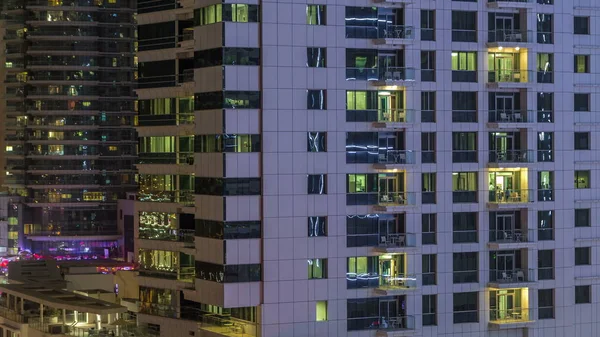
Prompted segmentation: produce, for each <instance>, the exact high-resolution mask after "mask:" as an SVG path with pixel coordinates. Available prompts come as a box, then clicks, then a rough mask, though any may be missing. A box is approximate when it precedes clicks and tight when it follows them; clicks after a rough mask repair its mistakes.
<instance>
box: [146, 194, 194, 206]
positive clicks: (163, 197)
mask: <svg viewBox="0 0 600 337" xmlns="http://www.w3.org/2000/svg"><path fill="white" fill-rule="evenodd" d="M194 200H195V199H194V191H154V192H139V193H138V201H141V202H173V203H182V204H184V205H185V206H193V205H194Z"/></svg>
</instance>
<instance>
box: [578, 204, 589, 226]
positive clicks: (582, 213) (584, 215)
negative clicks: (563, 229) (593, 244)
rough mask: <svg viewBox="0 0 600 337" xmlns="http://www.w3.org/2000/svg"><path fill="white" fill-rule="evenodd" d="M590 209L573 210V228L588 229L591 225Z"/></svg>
mask: <svg viewBox="0 0 600 337" xmlns="http://www.w3.org/2000/svg"><path fill="white" fill-rule="evenodd" d="M591 211H592V210H591V209H589V208H577V209H575V227H590V226H592V223H591Z"/></svg>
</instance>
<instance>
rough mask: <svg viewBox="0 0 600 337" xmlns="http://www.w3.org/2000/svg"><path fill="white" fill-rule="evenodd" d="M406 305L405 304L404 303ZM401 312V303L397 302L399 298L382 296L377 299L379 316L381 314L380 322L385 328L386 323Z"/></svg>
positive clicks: (394, 318) (388, 323)
mask: <svg viewBox="0 0 600 337" xmlns="http://www.w3.org/2000/svg"><path fill="white" fill-rule="evenodd" d="M404 305H406V304H404ZM401 312H402V303H399V298H394V297H384V298H381V299H380V300H379V316H381V318H382V321H381V324H382V325H383V327H384V328H386V326H385V325H386V324H387V325H388V326H389V325H390V324H391V322H390V319H391V320H396V319H397V318H398V317H400V316H401V315H400V313H401Z"/></svg>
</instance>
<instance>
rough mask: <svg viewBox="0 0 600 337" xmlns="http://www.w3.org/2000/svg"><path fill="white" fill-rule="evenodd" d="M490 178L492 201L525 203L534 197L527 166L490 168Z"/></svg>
mask: <svg viewBox="0 0 600 337" xmlns="http://www.w3.org/2000/svg"><path fill="white" fill-rule="evenodd" d="M488 179H489V184H488V188H489V202H490V203H523V202H528V201H529V200H530V198H532V197H533V196H532V195H531V191H530V190H529V186H528V170H527V169H526V168H499V169H490V170H489V173H488Z"/></svg>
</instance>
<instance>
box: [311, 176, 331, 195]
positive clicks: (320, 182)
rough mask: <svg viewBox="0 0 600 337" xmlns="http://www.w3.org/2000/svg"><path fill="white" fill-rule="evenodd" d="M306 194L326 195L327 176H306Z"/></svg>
mask: <svg viewBox="0 0 600 337" xmlns="http://www.w3.org/2000/svg"><path fill="white" fill-rule="evenodd" d="M307 193H308V194H327V175H326V174H309V175H308V191H307Z"/></svg>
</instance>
